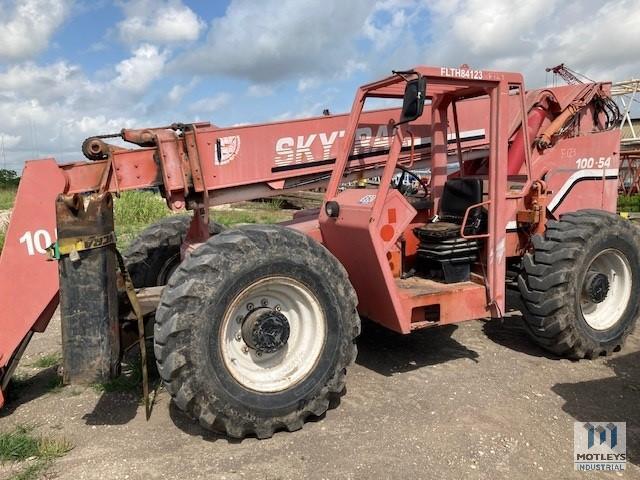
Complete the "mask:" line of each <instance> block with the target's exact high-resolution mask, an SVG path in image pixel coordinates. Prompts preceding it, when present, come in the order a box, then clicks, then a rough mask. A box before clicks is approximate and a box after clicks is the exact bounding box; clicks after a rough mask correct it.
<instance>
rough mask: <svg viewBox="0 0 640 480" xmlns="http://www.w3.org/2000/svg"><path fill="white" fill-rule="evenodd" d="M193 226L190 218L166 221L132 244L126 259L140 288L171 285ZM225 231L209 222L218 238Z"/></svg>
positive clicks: (125, 253) (132, 278) (181, 216)
mask: <svg viewBox="0 0 640 480" xmlns="http://www.w3.org/2000/svg"><path fill="white" fill-rule="evenodd" d="M190 223H191V217H190V216H186V215H174V216H170V217H166V218H163V219H162V220H160V221H158V222H156V223H154V224H152V225H150V226H148V227H147V228H146V229H144V230H143V231H142V232H141V233H140V234H139V235H138V236H137V237H136V238H135V240H133V242H131V245H129V247H128V248H127V249H126V251H125V252H124V254H123V257H124V259H125V263H126V265H127V270H128V271H129V274H130V275H131V280H132V281H133V284H134V285H135V286H136V287H137V288H142V287H158V286H162V285H166V284H167V280H168V279H169V277H170V276H171V274H172V273H173V272H174V271H175V269H176V268H178V265H180V262H181V259H180V246H181V245H182V242H183V240H184V238H185V236H186V235H187V230H189V224H190ZM222 230H224V227H223V226H222V225H219V224H217V223H215V222H212V221H209V233H210V234H211V235H217V234H218V233H220V232H221V231H222Z"/></svg>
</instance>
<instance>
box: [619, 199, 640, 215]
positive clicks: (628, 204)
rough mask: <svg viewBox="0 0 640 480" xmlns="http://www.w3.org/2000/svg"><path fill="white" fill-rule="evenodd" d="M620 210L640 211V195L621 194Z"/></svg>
mask: <svg viewBox="0 0 640 480" xmlns="http://www.w3.org/2000/svg"><path fill="white" fill-rule="evenodd" d="M618 211H620V212H640V195H632V196H630V197H627V196H626V195H620V196H619V197H618Z"/></svg>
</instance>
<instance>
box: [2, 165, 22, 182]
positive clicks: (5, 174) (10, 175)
mask: <svg viewBox="0 0 640 480" xmlns="http://www.w3.org/2000/svg"><path fill="white" fill-rule="evenodd" d="M18 183H20V177H19V176H18V174H17V173H16V172H14V171H13V170H7V169H6V168H0V187H17V186H18Z"/></svg>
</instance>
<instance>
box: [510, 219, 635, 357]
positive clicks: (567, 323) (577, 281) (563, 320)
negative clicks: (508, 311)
mask: <svg viewBox="0 0 640 480" xmlns="http://www.w3.org/2000/svg"><path fill="white" fill-rule="evenodd" d="M533 245H534V251H533V252H532V253H527V254H526V255H525V256H524V258H523V267H524V268H523V272H522V274H521V275H520V277H519V278H518V285H519V288H520V293H521V295H522V298H523V301H524V311H523V314H524V319H525V324H526V326H527V329H528V331H529V333H530V335H531V337H532V338H533V339H534V340H535V341H536V342H537V343H538V344H539V345H541V346H542V347H544V348H546V349H548V350H550V351H552V352H554V353H556V354H558V355H564V356H567V357H570V358H575V359H578V358H592V357H596V356H599V355H607V354H610V353H611V352H613V351H617V350H618V349H620V348H621V346H622V344H623V342H624V340H625V338H626V337H627V336H628V335H629V333H631V331H632V330H633V327H634V325H635V323H636V320H637V318H638V316H639V315H640V303H638V302H637V299H638V298H639V296H640V239H639V235H638V231H637V229H636V228H635V227H634V226H632V225H631V224H629V222H627V221H626V220H623V219H622V218H620V217H618V216H617V215H614V214H611V213H607V212H603V211H599V210H581V211H578V212H575V213H570V214H565V215H562V216H561V218H560V220H559V221H557V222H556V221H550V222H549V223H548V225H547V231H546V232H545V235H544V237H542V236H535V237H534V238H533Z"/></svg>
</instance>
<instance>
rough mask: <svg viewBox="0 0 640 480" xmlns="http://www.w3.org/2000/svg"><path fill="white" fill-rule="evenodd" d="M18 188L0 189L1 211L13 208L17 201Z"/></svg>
mask: <svg viewBox="0 0 640 480" xmlns="http://www.w3.org/2000/svg"><path fill="white" fill-rule="evenodd" d="M17 191H18V190H17V189H16V188H10V187H9V188H7V187H0V210H9V209H11V208H13V202H14V201H15V199H16V192H17Z"/></svg>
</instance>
